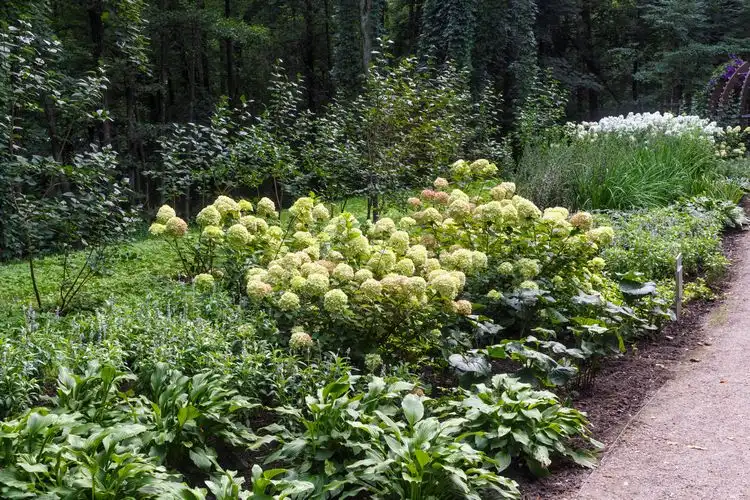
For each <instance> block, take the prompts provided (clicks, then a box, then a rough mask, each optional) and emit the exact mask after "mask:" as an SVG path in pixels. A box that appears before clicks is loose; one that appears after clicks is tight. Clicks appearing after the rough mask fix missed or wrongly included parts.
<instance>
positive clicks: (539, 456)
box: [532, 446, 551, 467]
mask: <svg viewBox="0 0 750 500" xmlns="http://www.w3.org/2000/svg"><path fill="white" fill-rule="evenodd" d="M532 456H533V457H534V460H536V461H537V462H539V463H540V464H542V466H544V467H548V466H549V464H550V462H551V460H550V458H549V450H548V449H547V448H546V447H544V446H534V447H533V451H532Z"/></svg>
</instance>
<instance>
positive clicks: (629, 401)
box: [518, 197, 750, 499]
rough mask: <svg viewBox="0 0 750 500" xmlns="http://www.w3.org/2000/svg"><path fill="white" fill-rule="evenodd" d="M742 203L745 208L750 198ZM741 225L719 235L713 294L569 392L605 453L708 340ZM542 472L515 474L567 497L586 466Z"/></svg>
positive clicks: (549, 494) (538, 492)
mask: <svg viewBox="0 0 750 500" xmlns="http://www.w3.org/2000/svg"><path fill="white" fill-rule="evenodd" d="M741 204H742V207H743V208H744V209H745V212H749V211H750V199H748V197H745V198H743V200H742V203H741ZM743 236H744V233H743V232H742V231H736V230H733V231H728V232H726V233H725V235H724V238H723V246H724V253H725V255H726V256H727V257H728V258H729V259H730V260H731V261H732V265H731V266H730V267H729V269H728V271H727V273H726V275H725V276H724V278H723V280H722V281H721V282H719V283H718V284H716V285H715V286H714V288H715V289H716V291H717V295H718V297H719V298H717V299H716V300H695V301H693V302H691V303H690V304H689V306H688V307H687V308H686V309H683V314H682V316H681V317H680V319H679V320H678V321H675V322H672V323H670V324H668V325H667V326H666V327H665V328H664V329H663V331H662V332H660V334H659V335H658V336H657V337H656V338H654V339H649V340H643V341H641V342H639V343H638V344H637V345H636V346H635V348H632V349H629V350H628V351H627V352H626V353H625V354H624V355H623V356H621V357H619V358H612V359H610V360H609V361H608V362H607V363H605V364H604V366H603V367H602V370H601V372H599V374H598V375H597V377H596V378H595V379H594V382H593V384H592V385H591V386H590V387H588V388H586V389H585V390H584V391H581V392H580V393H577V394H573V395H572V400H573V401H572V403H573V404H572V406H574V407H575V408H577V409H579V410H581V411H584V412H586V413H587V414H588V417H589V419H590V421H591V427H592V429H593V431H594V434H595V436H596V438H597V439H598V440H600V441H601V442H603V443H604V444H605V445H606V448H605V450H604V455H606V453H607V452H608V451H609V449H610V448H611V446H612V445H613V444H615V442H616V441H617V440H618V438H619V436H620V434H621V433H622V432H623V430H624V429H625V427H626V426H627V425H628V423H629V422H630V421H631V420H632V418H633V417H634V416H635V415H637V414H638V412H639V411H640V410H641V408H643V407H644V406H645V405H646V404H648V401H649V400H650V399H651V397H652V396H653V395H654V394H655V393H656V391H658V390H659V388H661V387H662V386H663V385H664V384H665V383H666V382H667V381H668V380H670V378H672V376H673V374H674V372H675V368H676V367H677V366H678V365H680V364H681V363H685V362H688V363H689V362H690V361H689V360H688V359H689V358H688V353H689V352H690V351H691V350H693V349H694V348H696V347H698V346H700V345H710V339H709V338H708V336H707V335H706V331H705V330H704V329H703V323H704V321H705V320H706V316H707V314H708V313H710V312H711V311H712V310H714V309H715V308H717V307H720V305H721V301H722V299H721V296H722V295H723V293H724V292H725V291H726V289H727V288H728V286H729V284H730V283H731V282H732V280H733V278H734V269H735V267H736V259H740V258H742V256H740V255H737V254H736V253H735V249H736V247H737V242H738V241H739V239H740V238H742V237H743ZM551 472H552V474H551V475H550V476H548V477H546V478H542V479H534V478H533V477H530V476H527V477H521V478H518V481H519V484H520V485H521V491H522V492H523V494H524V498H526V499H543V498H569V497H571V496H574V494H575V492H576V491H577V490H578V489H579V488H580V486H581V484H582V483H583V481H584V480H585V479H586V477H588V475H589V474H590V473H591V471H589V470H587V469H583V468H581V467H578V466H576V465H575V464H571V463H560V464H559V466H558V467H557V468H553V469H552V470H551Z"/></svg>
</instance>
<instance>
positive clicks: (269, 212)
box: [255, 198, 278, 218]
mask: <svg viewBox="0 0 750 500" xmlns="http://www.w3.org/2000/svg"><path fill="white" fill-rule="evenodd" d="M255 213H256V214H258V215H259V216H260V217H267V218H275V217H276V216H277V215H278V214H277V213H276V204H275V203H274V202H273V200H271V199H270V198H261V199H260V200H259V201H258V204H257V205H255Z"/></svg>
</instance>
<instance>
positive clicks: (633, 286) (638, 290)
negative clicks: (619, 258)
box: [620, 280, 656, 297]
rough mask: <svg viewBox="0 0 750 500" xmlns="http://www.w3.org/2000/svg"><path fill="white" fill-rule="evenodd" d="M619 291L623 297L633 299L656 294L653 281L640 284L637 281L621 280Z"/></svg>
mask: <svg viewBox="0 0 750 500" xmlns="http://www.w3.org/2000/svg"><path fill="white" fill-rule="evenodd" d="M620 291H621V292H622V293H624V294H625V295H631V296H634V297H641V296H643V295H651V294H653V293H654V292H656V283H654V282H653V281H648V282H646V283H641V282H639V281H632V280H623V281H621V282H620Z"/></svg>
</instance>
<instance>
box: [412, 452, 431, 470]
mask: <svg viewBox="0 0 750 500" xmlns="http://www.w3.org/2000/svg"><path fill="white" fill-rule="evenodd" d="M414 456H415V457H417V462H419V466H420V467H422V468H423V469H424V468H425V466H426V465H427V464H429V463H430V462H432V457H430V455H429V454H428V453H427V452H425V451H423V450H420V449H417V450H414Z"/></svg>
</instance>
